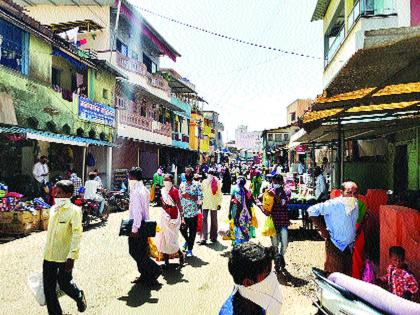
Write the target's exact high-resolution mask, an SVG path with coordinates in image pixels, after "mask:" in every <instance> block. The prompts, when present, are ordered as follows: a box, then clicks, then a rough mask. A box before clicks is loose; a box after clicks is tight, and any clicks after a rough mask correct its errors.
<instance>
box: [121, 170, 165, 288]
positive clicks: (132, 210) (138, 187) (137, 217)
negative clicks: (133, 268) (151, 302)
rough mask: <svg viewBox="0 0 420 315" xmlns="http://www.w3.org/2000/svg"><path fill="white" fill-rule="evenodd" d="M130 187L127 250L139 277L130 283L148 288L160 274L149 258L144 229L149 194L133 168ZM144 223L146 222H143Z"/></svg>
mask: <svg viewBox="0 0 420 315" xmlns="http://www.w3.org/2000/svg"><path fill="white" fill-rule="evenodd" d="M128 180H129V182H128V183H129V187H130V206H129V218H130V220H132V222H133V225H132V227H131V233H130V235H129V237H128V248H129V253H130V255H131V257H133V259H134V260H135V261H136V263H137V268H138V270H139V272H140V277H138V278H137V279H135V280H134V281H133V282H132V283H140V282H144V283H145V284H147V285H149V286H154V285H158V284H159V282H158V281H157V278H158V277H159V276H160V275H161V274H162V270H161V268H160V266H159V265H158V264H157V263H156V262H154V261H153V260H152V259H151V258H150V257H149V250H150V249H149V244H148V240H147V238H148V236H150V235H148V234H150V233H147V231H145V229H147V228H149V226H147V227H146V224H147V220H148V219H149V202H150V193H149V191H148V190H147V188H146V187H145V186H144V184H143V182H142V170H141V168H139V167H133V168H132V169H131V170H130V171H129V173H128ZM145 221H146V222H145Z"/></svg>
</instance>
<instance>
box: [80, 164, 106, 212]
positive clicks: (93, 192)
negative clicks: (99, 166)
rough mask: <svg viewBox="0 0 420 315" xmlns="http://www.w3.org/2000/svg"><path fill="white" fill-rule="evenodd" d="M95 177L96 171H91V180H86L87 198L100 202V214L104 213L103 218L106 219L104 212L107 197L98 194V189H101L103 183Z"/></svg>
mask: <svg viewBox="0 0 420 315" xmlns="http://www.w3.org/2000/svg"><path fill="white" fill-rule="evenodd" d="M95 177H96V173H94V172H90V173H89V180H87V181H86V182H85V199H89V200H95V201H97V202H99V214H100V215H102V217H103V219H106V217H105V216H104V214H103V212H104V208H105V199H104V198H103V197H102V196H101V195H99V194H98V190H100V189H101V185H100V184H99V182H98V181H96V180H95Z"/></svg>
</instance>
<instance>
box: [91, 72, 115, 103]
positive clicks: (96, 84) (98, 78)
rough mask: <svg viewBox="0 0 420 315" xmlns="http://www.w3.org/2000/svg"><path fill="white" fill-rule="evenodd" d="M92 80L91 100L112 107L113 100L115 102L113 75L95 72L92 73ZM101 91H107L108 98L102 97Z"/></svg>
mask: <svg viewBox="0 0 420 315" xmlns="http://www.w3.org/2000/svg"><path fill="white" fill-rule="evenodd" d="M92 73H93V75H94V78H93V99H94V101H96V102H99V103H102V104H105V105H109V106H112V107H114V105H113V104H114V100H115V95H114V93H115V84H116V80H115V75H112V74H111V73H109V72H106V71H102V70H96V71H92ZM103 89H107V90H108V91H109V94H108V95H109V96H108V98H107V99H106V98H104V97H103Z"/></svg>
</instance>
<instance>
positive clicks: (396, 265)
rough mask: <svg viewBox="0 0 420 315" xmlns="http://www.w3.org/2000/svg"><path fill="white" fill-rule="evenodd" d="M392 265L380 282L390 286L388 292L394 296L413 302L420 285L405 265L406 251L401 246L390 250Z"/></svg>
mask: <svg viewBox="0 0 420 315" xmlns="http://www.w3.org/2000/svg"><path fill="white" fill-rule="evenodd" d="M389 258H390V260H391V264H390V265H389V266H388V268H387V269H386V271H387V273H386V275H384V276H383V277H380V278H379V280H380V281H381V282H383V283H387V284H388V290H389V291H390V292H392V293H393V294H395V295H397V296H399V297H402V298H405V299H407V300H411V298H412V296H413V294H415V293H417V292H418V290H419V288H418V283H417V281H416V279H415V278H414V276H413V275H412V274H411V273H410V272H409V271H408V266H407V264H406V263H405V250H404V248H402V247H401V246H392V247H390V248H389Z"/></svg>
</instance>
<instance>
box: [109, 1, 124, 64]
mask: <svg viewBox="0 0 420 315" xmlns="http://www.w3.org/2000/svg"><path fill="white" fill-rule="evenodd" d="M121 3H122V0H118V7H117V18H116V20H115V26H114V33H113V34H112V42H111V53H110V54H109V63H112V52H113V50H114V44H115V43H116V42H117V31H118V24H119V22H120V12H121Z"/></svg>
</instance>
